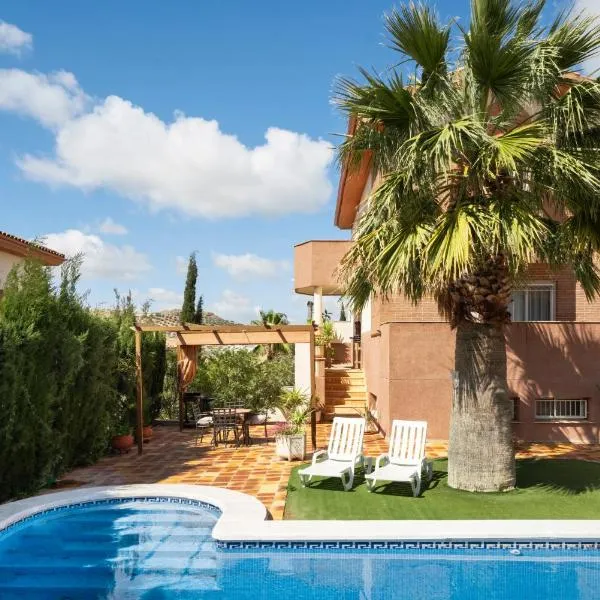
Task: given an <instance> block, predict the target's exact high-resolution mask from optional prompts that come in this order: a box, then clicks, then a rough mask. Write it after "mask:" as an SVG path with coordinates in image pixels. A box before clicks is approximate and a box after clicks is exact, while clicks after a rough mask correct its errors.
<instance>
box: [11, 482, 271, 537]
mask: <svg viewBox="0 0 600 600" xmlns="http://www.w3.org/2000/svg"><path fill="white" fill-rule="evenodd" d="M129 498H131V499H135V498H166V499H169V498H181V499H185V500H191V501H194V502H198V503H199V504H209V505H211V506H214V507H215V508H217V509H219V511H220V512H221V515H220V517H219V520H218V521H217V524H216V525H215V528H214V529H213V537H214V532H215V531H217V530H219V529H220V528H223V527H224V528H226V529H232V528H233V530H235V529H237V528H238V527H239V525H240V519H250V520H252V521H254V522H257V523H264V522H265V519H267V517H268V514H269V513H268V511H267V509H266V508H265V506H264V505H263V504H262V503H261V502H260V501H259V500H257V499H256V498H254V497H253V496H249V495H248V494H243V493H242V492H236V491H235V490H228V489H224V488H218V487H212V486H206V485H186V484H162V483H147V484H132V485H117V486H102V487H89V488H79V489H77V490H67V491H62V492H51V493H48V494H43V495H40V496H32V497H30V498H25V499H23V500H16V501H14V502H7V503H6V504H1V505H0V533H1V532H2V531H3V530H4V529H6V528H8V527H10V526H11V525H14V524H15V523H18V522H19V521H23V520H25V519H28V518H29V517H33V516H34V515H36V514H38V513H43V512H46V511H49V510H53V509H58V508H65V507H68V506H71V505H81V504H85V503H88V502H90V503H91V502H98V501H100V502H101V501H106V502H110V501H111V500H120V499H129ZM215 539H217V538H215Z"/></svg>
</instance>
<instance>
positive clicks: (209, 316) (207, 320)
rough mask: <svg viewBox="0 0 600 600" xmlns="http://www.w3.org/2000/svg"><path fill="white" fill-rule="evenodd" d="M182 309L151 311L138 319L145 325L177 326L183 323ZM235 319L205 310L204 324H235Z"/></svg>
mask: <svg viewBox="0 0 600 600" xmlns="http://www.w3.org/2000/svg"><path fill="white" fill-rule="evenodd" d="M180 314H181V310H180V309H178V308H174V309H172V310H163V311H158V312H150V313H148V314H147V315H144V316H142V315H138V317H137V321H138V323H139V324H143V325H149V324H153V325H161V326H164V327H176V326H177V325H179V324H180V323H181V320H180V318H179V315H180ZM235 324H236V323H235V322H234V321H228V320H227V319H223V318H222V317H220V316H219V315H216V314H215V313H212V312H208V311H205V313H204V325H235Z"/></svg>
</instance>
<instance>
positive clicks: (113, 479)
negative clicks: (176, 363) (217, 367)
mask: <svg viewBox="0 0 600 600" xmlns="http://www.w3.org/2000/svg"><path fill="white" fill-rule="evenodd" d="M329 431H330V425H329V424H319V426H318V429H317V442H318V446H319V448H324V447H326V446H327V441H328V437H329ZM263 435H264V434H263V431H262V428H259V430H258V431H254V432H253V437H255V438H256V439H258V440H259V442H260V443H255V444H253V445H252V446H250V447H241V448H235V447H227V448H223V447H218V448H212V447H211V445H210V443H209V439H208V436H206V437H205V439H204V441H203V442H202V443H198V445H196V444H195V433H194V432H193V431H191V430H190V431H187V430H186V431H183V432H179V431H178V430H177V429H176V428H174V427H166V426H163V427H156V428H155V429H154V437H153V438H152V440H151V441H150V442H149V443H148V444H145V445H144V454H143V455H142V456H138V455H137V453H136V452H135V450H132V451H131V452H129V453H128V454H124V455H120V456H110V457H106V458H103V459H101V460H100V461H99V462H98V463H96V464H95V465H91V466H89V467H80V468H77V469H74V470H73V471H71V472H70V473H66V474H65V475H64V477H63V479H62V481H64V482H69V485H71V484H72V482H75V483H74V484H73V485H78V484H79V485H88V486H95V485H119V484H127V483H188V484H189V483H192V484H198V485H214V486H218V487H226V488H228V489H234V490H238V491H240V492H244V493H246V494H250V495H253V496H255V497H257V498H258V499H259V500H261V501H262V502H263V503H264V504H265V506H266V507H267V508H268V509H269V511H270V512H271V515H272V516H273V518H274V519H281V518H282V517H283V511H284V508H285V499H286V495H287V490H286V488H287V482H288V478H289V474H290V472H291V471H292V469H293V468H294V467H296V466H297V465H298V463H297V462H288V461H285V460H280V459H279V458H278V457H276V456H275V452H274V444H273V442H272V441H270V442H269V443H265V442H264V438H263ZM386 450H387V443H386V442H385V440H383V439H382V438H381V436H379V435H378V434H368V435H366V436H365V444H364V451H365V454H366V455H367V456H377V455H378V454H381V453H382V452H385V451H386ZM517 450H518V452H517V456H519V457H520V458H528V457H535V458H557V459H560V458H579V459H586V460H595V461H600V446H578V445H575V444H564V443H561V444H547V443H544V444H522V443H520V444H518V445H517ZM427 456H429V457H430V458H439V457H445V456H447V443H446V442H445V441H440V440H430V441H429V442H428V443H427ZM307 458H310V456H309V457H307Z"/></svg>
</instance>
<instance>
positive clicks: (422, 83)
mask: <svg viewBox="0 0 600 600" xmlns="http://www.w3.org/2000/svg"><path fill="white" fill-rule="evenodd" d="M544 4H545V2H544V0H537V1H534V2H529V3H521V2H517V1H512V0H471V19H470V24H469V26H468V28H466V29H463V28H462V27H460V25H459V24H457V23H454V22H450V23H447V24H441V23H440V21H439V19H438V17H437V16H436V15H435V13H434V12H433V11H432V10H431V9H430V8H428V7H427V6H425V5H420V4H419V5H417V4H410V5H407V6H403V7H401V8H399V9H398V10H394V11H392V12H391V13H390V14H389V15H387V16H386V21H385V25H386V30H387V34H388V36H389V42H390V45H391V48H392V50H394V51H396V52H397V53H398V55H399V57H398V58H399V60H397V61H396V66H394V67H393V68H391V69H390V70H389V72H387V73H386V74H385V75H383V76H381V75H377V74H372V73H370V72H367V71H366V70H364V69H361V74H362V77H363V79H362V80H361V81H360V82H357V81H355V80H351V79H342V80H340V82H339V85H338V90H337V93H336V102H337V103H338V105H339V106H340V107H341V109H342V111H343V112H344V113H346V114H347V115H348V116H349V117H350V123H351V125H352V127H351V135H349V136H348V137H347V138H346V140H345V141H344V142H343V143H342V144H341V146H340V148H339V159H340V161H341V162H342V163H343V164H344V166H345V167H346V168H347V169H354V168H356V167H358V165H360V164H364V161H366V160H371V161H372V166H373V169H374V172H375V173H376V175H377V182H378V184H377V186H375V188H374V191H373V192H372V193H371V196H370V198H369V202H368V205H367V209H366V210H365V211H364V214H363V215H362V216H361V217H360V219H359V221H358V223H357V226H356V231H355V239H356V243H355V244H354V245H353V247H352V249H351V250H350V251H349V252H348V254H347V255H346V256H345V258H344V260H343V261H342V274H343V275H344V277H345V280H346V295H347V297H348V298H349V299H350V301H351V304H352V308H353V309H355V310H356V309H360V308H362V306H364V304H365V303H366V302H367V300H368V299H369V298H370V297H371V295H373V294H379V295H381V296H382V297H385V296H386V295H387V294H390V293H402V294H404V295H406V296H407V297H408V298H410V299H412V300H413V301H414V302H418V301H419V300H420V299H422V298H423V297H424V296H430V297H431V296H433V297H434V298H435V299H436V300H437V302H438V305H439V309H440V311H441V313H442V314H443V315H445V316H446V317H447V318H448V320H449V321H450V324H451V326H452V327H454V328H455V329H456V342H455V344H456V345H455V393H454V395H453V396H454V397H453V401H452V414H451V424H450V436H449V473H448V482H449V485H451V486H452V487H455V488H460V489H464V490H471V491H499V490H508V489H511V488H512V487H514V485H515V461H514V449H513V443H512V428H511V414H512V408H511V402H510V399H509V396H508V386H507V380H506V365H507V359H506V348H505V336H504V328H505V326H506V325H507V324H508V323H509V322H510V313H509V311H508V306H509V302H510V296H511V288H512V286H513V284H514V283H515V282H517V281H520V280H522V279H523V278H524V277H526V271H527V265H528V264H530V263H532V262H545V263H548V264H549V265H550V266H551V267H556V268H558V267H559V266H562V267H564V266H568V267H570V268H571V269H572V270H573V273H574V274H575V277H576V279H577V280H578V281H579V282H580V283H581V286H582V288H583V290H584V291H585V293H586V295H587V297H588V299H592V298H594V297H596V295H597V294H598V292H599V291H600V272H599V269H598V266H597V263H596V262H595V259H596V258H597V253H598V250H599V248H600V179H599V177H600V156H599V152H600V151H599V148H600V135H599V129H598V127H599V126H600V83H599V82H598V81H595V80H592V79H589V78H585V77H582V76H579V75H575V74H574V71H575V69H576V68H577V67H578V66H580V65H581V64H582V63H583V62H585V61H586V60H587V59H589V58H590V57H591V56H593V55H595V54H596V53H597V52H598V50H599V49H600V25H599V23H598V21H597V20H596V19H595V18H593V17H591V16H590V17H588V16H585V15H583V14H580V15H573V14H567V13H565V14H561V15H560V16H559V17H557V18H556V19H555V20H554V21H553V22H552V23H550V24H549V25H548V26H544V25H543V20H542V18H541V13H542V10H543V8H544ZM451 39H452V40H457V43H456V44H454V43H451ZM401 69H402V70H404V71H405V72H406V71H408V70H409V69H410V73H411V74H410V77H409V78H408V79H407V80H405V78H404V77H403V74H402V72H401Z"/></svg>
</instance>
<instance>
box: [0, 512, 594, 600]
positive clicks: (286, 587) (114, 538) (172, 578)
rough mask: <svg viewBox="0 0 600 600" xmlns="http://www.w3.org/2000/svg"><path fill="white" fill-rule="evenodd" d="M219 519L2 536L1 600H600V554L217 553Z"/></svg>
mask: <svg viewBox="0 0 600 600" xmlns="http://www.w3.org/2000/svg"><path fill="white" fill-rule="evenodd" d="M218 518H219V514H218V513H217V512H216V511H214V510H209V509H207V508H202V507H200V506H189V505H183V504H174V503H167V502H160V503H159V502H148V501H143V502H142V501H128V502H122V503H118V504H95V505H92V506H84V507H76V508H69V509H66V510H60V511H57V512H53V513H47V514H45V515H40V516H38V517H35V518H33V519H30V520H28V521H26V522H23V523H21V524H19V525H17V526H16V527H13V528H11V529H9V530H8V531H6V532H4V533H0V599H1V600H12V599H17V598H19V599H23V600H28V599H44V600H46V599H48V600H52V599H61V600H76V599H96V598H114V599H118V600H120V599H123V600H128V599H137V598H143V599H145V600H159V599H160V600H170V599H175V598H181V599H189V598H198V599H205V598H206V599H214V600H217V599H224V598H227V599H236V600H244V599H252V600H260V599H263V598H264V599H267V598H276V599H279V600H288V599H292V600H304V599H307V600H308V599H315V600H343V599H357V600H358V599H361V600H362V599H364V600H380V599H382V600H383V599H403V598H406V599H410V600H419V599H423V600H425V599H426V600H438V599H439V600H442V599H444V600H449V599H456V600H459V599H460V600H468V599H471V598H473V599H475V598H486V599H492V600H508V599H511V600H514V599H517V598H524V599H527V600H536V599H540V600H542V599H543V600H554V599H559V598H560V599H561V600H591V599H597V598H599V597H600V592H598V590H599V589H600V552H599V551H584V550H543V551H541V550H522V551H521V552H520V554H519V555H514V554H511V553H510V552H509V551H506V550H468V551H460V550H456V549H454V550H419V551H415V550H345V551H340V550H287V549H286V550H276V549H269V550H266V551H254V550H234V551H229V550H219V549H217V548H216V545H215V543H214V541H213V540H212V537H211V531H212V528H213V527H214V525H215V523H216V521H217V519H218Z"/></svg>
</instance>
